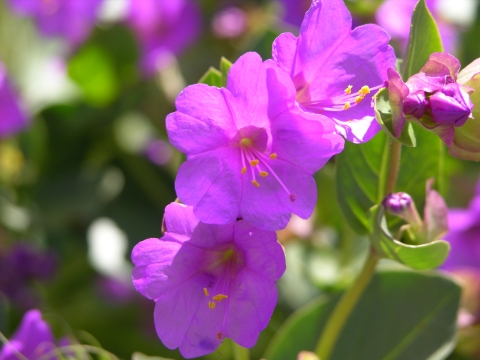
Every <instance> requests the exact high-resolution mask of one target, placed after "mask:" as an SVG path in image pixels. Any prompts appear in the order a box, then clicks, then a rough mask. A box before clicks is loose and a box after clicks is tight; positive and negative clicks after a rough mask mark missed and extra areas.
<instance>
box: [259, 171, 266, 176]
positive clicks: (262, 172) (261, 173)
mask: <svg viewBox="0 0 480 360" xmlns="http://www.w3.org/2000/svg"><path fill="white" fill-rule="evenodd" d="M260 176H261V177H267V176H268V173H267V172H266V171H260Z"/></svg>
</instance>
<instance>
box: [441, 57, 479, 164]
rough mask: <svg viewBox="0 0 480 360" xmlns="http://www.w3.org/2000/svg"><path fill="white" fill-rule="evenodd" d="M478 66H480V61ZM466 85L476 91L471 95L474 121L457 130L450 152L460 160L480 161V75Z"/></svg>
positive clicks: (469, 120) (470, 120) (468, 121)
mask: <svg viewBox="0 0 480 360" xmlns="http://www.w3.org/2000/svg"><path fill="white" fill-rule="evenodd" d="M478 64H479V65H480V61H479V62H478ZM462 72H463V71H462ZM465 85H467V86H470V87H472V88H474V89H475V92H474V93H473V94H471V95H470V99H471V100H472V102H473V104H474V106H475V107H474V108H473V119H468V120H467V122H466V123H465V124H464V125H463V126H461V127H458V128H455V136H454V138H453V144H452V146H451V147H450V148H449V149H448V152H449V154H450V155H452V156H455V157H457V158H460V159H464V160H473V161H480V121H479V120H480V74H477V75H476V76H475V77H473V78H472V79H470V80H469V81H467V82H466V83H465Z"/></svg>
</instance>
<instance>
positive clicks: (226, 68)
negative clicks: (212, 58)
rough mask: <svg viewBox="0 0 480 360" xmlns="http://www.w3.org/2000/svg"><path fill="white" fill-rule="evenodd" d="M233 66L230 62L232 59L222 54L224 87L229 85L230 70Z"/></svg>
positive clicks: (221, 63)
mask: <svg viewBox="0 0 480 360" xmlns="http://www.w3.org/2000/svg"><path fill="white" fill-rule="evenodd" d="M231 67H232V63H231V62H230V60H228V59H227V58H225V57H223V56H222V58H221V59H220V71H221V72H222V80H223V85H222V86H224V87H226V86H227V80H228V72H229V71H230V68H231Z"/></svg>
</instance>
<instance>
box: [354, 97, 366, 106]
mask: <svg viewBox="0 0 480 360" xmlns="http://www.w3.org/2000/svg"><path fill="white" fill-rule="evenodd" d="M364 97H365V96H357V97H356V98H355V103H357V104H358V103H359V102H360V101H362V100H363V98H364Z"/></svg>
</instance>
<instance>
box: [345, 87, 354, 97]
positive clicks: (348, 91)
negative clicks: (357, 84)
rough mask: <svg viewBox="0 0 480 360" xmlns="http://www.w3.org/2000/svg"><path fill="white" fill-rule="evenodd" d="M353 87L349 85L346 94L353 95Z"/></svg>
mask: <svg viewBox="0 0 480 360" xmlns="http://www.w3.org/2000/svg"><path fill="white" fill-rule="evenodd" d="M352 87H353V86H352V85H348V86H347V88H346V89H345V94H348V95H350V94H351V93H352Z"/></svg>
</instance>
